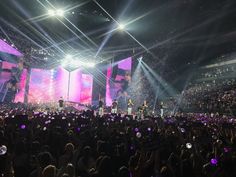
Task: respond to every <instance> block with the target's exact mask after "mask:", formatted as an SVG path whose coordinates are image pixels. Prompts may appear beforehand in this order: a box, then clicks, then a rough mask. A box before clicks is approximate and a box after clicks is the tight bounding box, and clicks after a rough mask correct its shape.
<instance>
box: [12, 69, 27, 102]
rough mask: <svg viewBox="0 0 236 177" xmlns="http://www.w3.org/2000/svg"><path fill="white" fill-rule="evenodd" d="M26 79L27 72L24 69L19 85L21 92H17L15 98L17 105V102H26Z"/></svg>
mask: <svg viewBox="0 0 236 177" xmlns="http://www.w3.org/2000/svg"><path fill="white" fill-rule="evenodd" d="M26 78H27V70H26V69H24V70H23V72H22V75H21V80H20V83H19V86H20V90H19V92H17V94H16V97H15V103H17V102H21V103H23V102H24V93H25V84H26Z"/></svg>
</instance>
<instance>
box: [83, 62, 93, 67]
mask: <svg viewBox="0 0 236 177" xmlns="http://www.w3.org/2000/svg"><path fill="white" fill-rule="evenodd" d="M84 66H86V67H89V68H94V67H95V63H84Z"/></svg>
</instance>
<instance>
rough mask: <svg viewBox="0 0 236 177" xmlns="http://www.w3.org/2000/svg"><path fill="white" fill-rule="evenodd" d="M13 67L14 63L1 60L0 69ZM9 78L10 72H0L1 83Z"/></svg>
mask: <svg viewBox="0 0 236 177" xmlns="http://www.w3.org/2000/svg"><path fill="white" fill-rule="evenodd" d="M13 67H16V64H14V63H9V62H6V61H3V62H2V69H10V70H11V69H12V68H13ZM10 78H11V73H10V72H0V83H1V84H3V83H4V82H6V81H8V80H9V79H10Z"/></svg>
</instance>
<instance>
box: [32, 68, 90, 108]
mask: <svg viewBox="0 0 236 177" xmlns="http://www.w3.org/2000/svg"><path fill="white" fill-rule="evenodd" d="M92 83H93V77H92V76H90V79H87V77H85V76H84V74H82V72H81V70H80V69H77V70H75V71H72V72H68V71H67V70H65V69H64V68H62V67H59V68H57V69H54V70H42V69H32V70H31V76H30V84H29V98H28V100H29V102H37V103H47V102H55V101H58V100H59V99H60V97H63V99H64V100H66V101H70V102H77V103H82V104H91V99H92V92H90V90H92V85H93V84H92Z"/></svg>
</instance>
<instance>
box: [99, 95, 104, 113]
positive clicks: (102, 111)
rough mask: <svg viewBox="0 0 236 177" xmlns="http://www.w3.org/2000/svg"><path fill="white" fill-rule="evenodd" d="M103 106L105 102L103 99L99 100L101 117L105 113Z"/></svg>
mask: <svg viewBox="0 0 236 177" xmlns="http://www.w3.org/2000/svg"><path fill="white" fill-rule="evenodd" d="M103 106H104V103H103V101H102V99H100V100H99V102H98V115H99V116H100V117H102V116H103V114H104V110H103Z"/></svg>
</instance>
